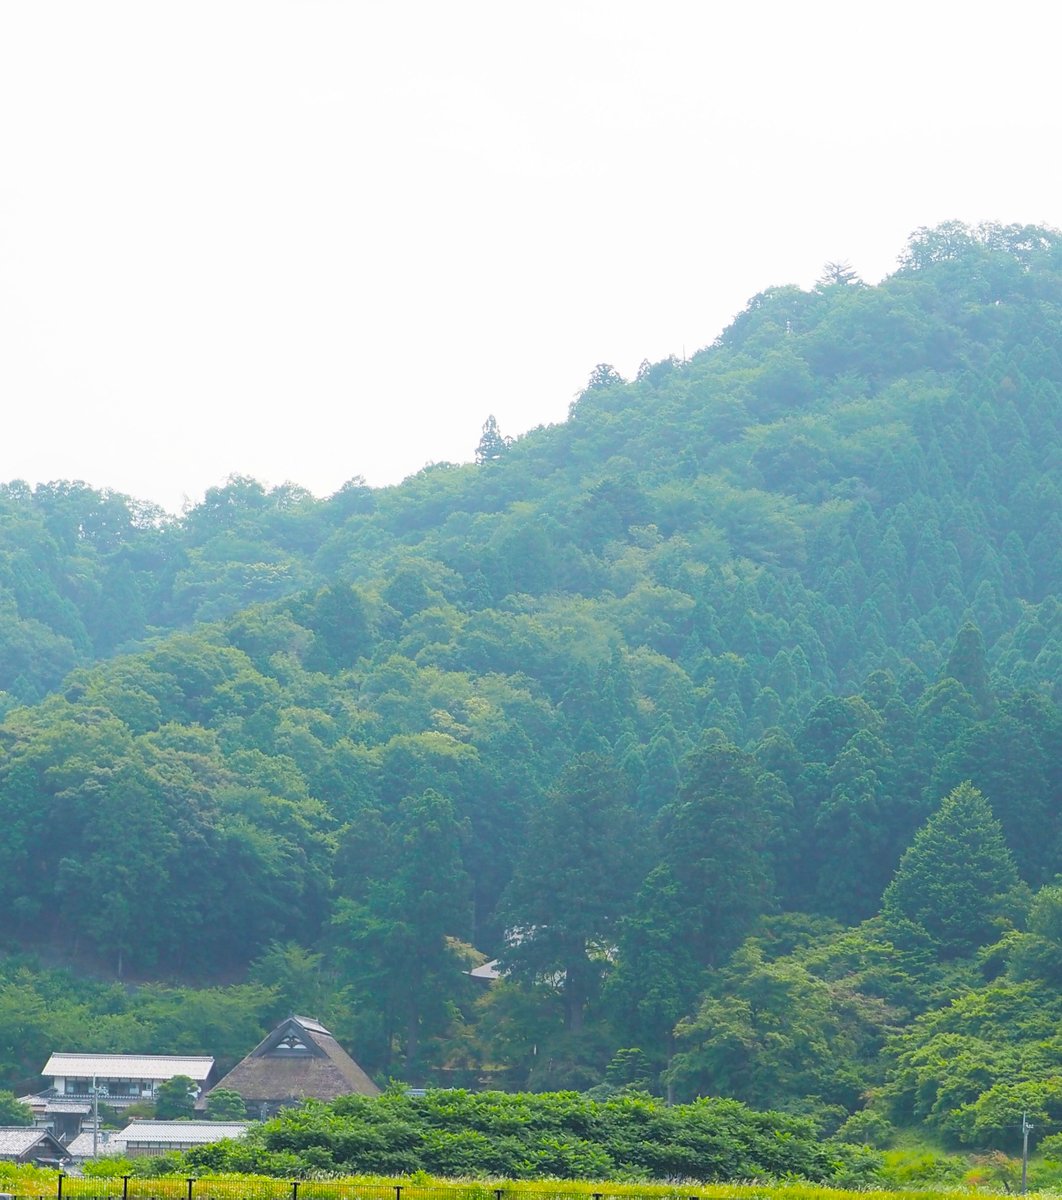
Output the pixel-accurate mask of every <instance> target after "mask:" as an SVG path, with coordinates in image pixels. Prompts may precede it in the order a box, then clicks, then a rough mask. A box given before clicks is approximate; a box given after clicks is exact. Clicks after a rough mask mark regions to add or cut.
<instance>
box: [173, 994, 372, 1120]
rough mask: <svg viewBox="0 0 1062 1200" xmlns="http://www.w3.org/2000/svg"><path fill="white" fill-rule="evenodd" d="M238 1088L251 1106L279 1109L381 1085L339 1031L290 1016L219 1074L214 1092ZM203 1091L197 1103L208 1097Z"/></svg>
mask: <svg viewBox="0 0 1062 1200" xmlns="http://www.w3.org/2000/svg"><path fill="white" fill-rule="evenodd" d="M219 1089H227V1090H231V1091H234V1092H239V1094H240V1095H241V1096H242V1097H243V1099H244V1101H245V1102H246V1103H247V1104H248V1105H249V1106H259V1107H266V1108H269V1109H276V1108H281V1107H284V1106H285V1105H290V1104H298V1103H299V1102H300V1101H302V1100H307V1099H315V1100H335V1099H337V1098H338V1097H339V1096H349V1095H351V1094H356V1095H359V1096H378V1095H379V1094H380V1089H379V1088H378V1087H377V1086H376V1084H375V1083H373V1081H372V1080H371V1079H370V1078H369V1076H368V1075H366V1073H365V1072H364V1071H363V1070H362V1069H361V1067H359V1066H358V1064H357V1063H356V1062H355V1061H354V1060H353V1059H352V1058H351V1057H350V1055H349V1054H348V1053H347V1052H346V1051H345V1050H344V1049H343V1047H342V1046H341V1045H340V1044H339V1043H338V1042H337V1041H336V1039H335V1037H333V1035H332V1034H331V1032H330V1031H329V1030H327V1029H326V1028H325V1027H324V1026H323V1025H322V1024H321V1023H320V1022H319V1021H315V1020H313V1019H312V1018H310V1017H297V1016H291V1017H288V1019H287V1020H286V1021H282V1022H281V1023H280V1024H279V1025H278V1026H277V1027H276V1029H274V1030H273V1032H272V1033H270V1034H269V1035H268V1036H267V1037H265V1038H263V1039H262V1041H261V1042H259V1043H258V1045H257V1046H255V1048H254V1049H253V1050H252V1051H251V1053H250V1054H248V1055H247V1057H246V1058H245V1059H243V1060H242V1061H241V1062H238V1063H237V1064H236V1066H234V1067H233V1068H232V1070H231V1071H230V1072H229V1073H228V1074H227V1075H226V1076H225V1077H224V1078H223V1079H221V1080H220V1081H219V1082H218V1083H217V1084H216V1086H215V1087H214V1088H211V1092H213V1091H217V1090H219ZM209 1099H210V1092H208V1093H207V1094H206V1096H201V1097H200V1098H199V1100H198V1102H197V1103H196V1107H197V1108H204V1107H206V1104H207V1103H208V1102H209Z"/></svg>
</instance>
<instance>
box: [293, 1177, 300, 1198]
mask: <svg viewBox="0 0 1062 1200" xmlns="http://www.w3.org/2000/svg"><path fill="white" fill-rule="evenodd" d="M291 1200H299V1181H298V1180H297V1179H293V1180H292V1181H291Z"/></svg>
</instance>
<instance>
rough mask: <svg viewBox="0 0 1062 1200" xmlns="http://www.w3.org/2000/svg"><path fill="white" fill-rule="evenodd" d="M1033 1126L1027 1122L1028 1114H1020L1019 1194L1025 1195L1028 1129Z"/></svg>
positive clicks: (1027, 1174) (1027, 1175) (1027, 1172)
mask: <svg viewBox="0 0 1062 1200" xmlns="http://www.w3.org/2000/svg"><path fill="white" fill-rule="evenodd" d="M1032 1128H1033V1126H1032V1125H1030V1124H1029V1114H1028V1113H1022V1114H1021V1194H1022V1195H1023V1196H1024V1195H1025V1189H1026V1187H1027V1185H1028V1182H1029V1131H1030V1130H1031V1129H1032Z"/></svg>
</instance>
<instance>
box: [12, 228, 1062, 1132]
mask: <svg viewBox="0 0 1062 1200" xmlns="http://www.w3.org/2000/svg"><path fill="white" fill-rule="evenodd" d="M900 261H901V265H900V268H899V269H898V270H897V272H896V273H895V274H894V275H892V276H891V277H889V278H888V279H886V280H885V281H884V282H882V283H881V284H879V285H877V286H873V287H870V286H865V285H864V284H862V283H861V282H860V281H859V280H858V279H857V278H855V277H854V275H853V274H852V272H851V271H850V270H848V269H847V268H845V267H844V266H843V265H837V264H832V265H830V267H829V268H828V269H827V270H826V273H825V274H824V276H823V279H822V280H821V281H820V283H819V284H818V285H817V286H816V287H815V288H814V289H812V290H810V291H803V290H801V289H799V288H796V287H779V288H773V289H770V290H768V291H766V292H764V293H762V294H761V295H759V296H756V297H755V298H754V299H753V300H752V301H751V302H750V303H749V305H748V306H747V308H746V309H745V310H744V312H742V314H741V315H740V316H739V317H738V318H737V319H736V320H735V322H734V323H733V324H732V325H731V326H730V328H729V329H727V330H726V332H725V333H724V334H723V335H722V336H721V337H720V338H719V339H718V341H717V342H716V343H715V344H713V345H711V346H709V347H707V348H706V349H704V350H702V351H700V352H698V353H697V354H695V355H694V356H693V357H692V359H690V360H689V361H686V362H679V361H675V360H667V361H664V362H658V363H655V364H650V363H645V364H643V366H642V368H641V370H640V371H639V372H638V376H637V378H636V379H635V380H632V381H624V380H623V379H621V378H620V377H619V376H618V375H617V374H616V372H615V371H613V370H612V369H611V368H610V367H608V366H606V365H601V366H599V367H597V368H596V369H595V370H594V371H593V374H592V376H591V378H590V382H589V384H588V386H587V387H586V389H585V390H584V391H583V392H582V393H581V394H580V396H579V397H578V398H577V399H576V400H575V401H574V402H573V404H572V406H571V413H570V417H569V419H568V420H567V421H566V422H565V423H563V424H561V425H557V426H552V427H549V428H541V429H537V430H534V431H532V432H531V433H529V434H527V435H526V436H523V437H521V438H518V439H516V440H515V441H511V440H509V439H506V438H504V437H503V436H502V433H501V431H499V430H498V428H497V426H496V424H495V423H494V421H493V419H491V420H489V421H488V422H487V424H486V425H485V428H484V436H483V440H482V442H481V443H480V446H479V447H478V450H477V453H476V461H475V463H472V464H469V465H464V466H455V465H452V464H446V463H442V464H437V465H435V466H432V467H429V468H426V469H425V470H424V471H422V472H420V473H419V474H418V475H416V476H414V477H412V478H411V479H408V480H406V481H405V482H404V483H403V484H402V485H401V486H398V487H392V488H386V489H381V490H372V489H369V488H367V487H365V486H364V485H363V484H362V483H361V482H360V481H358V480H354V481H352V482H351V483H349V484H348V485H347V486H345V487H344V488H343V489H342V490H341V491H339V492H338V493H337V494H336V495H334V496H332V497H331V498H330V499H328V500H325V501H317V500H315V499H314V498H313V497H312V496H310V495H309V494H308V493H306V492H304V491H302V490H300V489H299V488H297V487H294V486H291V485H284V486H282V487H278V488H273V489H267V488H265V487H263V486H262V485H260V484H258V483H257V482H255V481H254V480H250V479H244V478H233V479H231V480H230V481H229V482H228V483H227V484H226V485H225V486H223V487H218V488H216V489H212V490H211V491H210V492H209V493H208V494H207V496H206V498H205V500H204V501H203V503H202V504H200V505H198V506H196V507H194V508H192V509H190V510H189V511H188V512H186V513H184V514H183V515H181V516H180V517H179V518H169V517H167V516H166V515H165V514H162V513H161V512H159V511H157V510H154V509H152V508H151V507H150V506H145V505H142V504H138V503H137V502H135V501H133V500H130V499H128V498H126V497H122V496H119V495H115V494H109V493H102V494H101V493H98V492H95V491H93V490H91V489H89V488H87V487H85V486H83V485H80V484H76V483H61V484H58V483H57V484H50V485H47V486H44V485H42V486H39V487H36V488H30V487H28V486H26V485H24V484H21V483H17V482H16V483H10V484H8V485H6V486H4V487H3V488H2V489H0V621H2V623H3V628H2V636H0V688H2V689H3V691H2V693H0V701H2V711H3V714H4V719H3V724H2V725H0V812H2V816H3V829H4V837H3V838H2V839H0V908H2V910H3V912H4V914H5V920H4V923H3V933H2V935H0V936H3V937H4V938H5V939H6V946H7V950H8V952H9V958H8V959H7V962H6V969H5V971H4V975H3V981H2V982H0V1086H10V1087H15V1088H18V1087H22V1086H25V1085H27V1084H29V1083H32V1082H34V1081H35V1080H34V1077H35V1076H36V1074H37V1072H39V1070H40V1067H41V1065H42V1064H43V1062H44V1060H45V1058H46V1057H47V1054H48V1053H49V1052H50V1051H51V1050H53V1049H75V1048H77V1049H84V1050H90V1049H94V1050H101V1051H125V1052H133V1051H153V1052H157V1053H166V1052H178V1051H193V1050H194V1051H199V1052H207V1053H215V1054H217V1055H219V1057H221V1058H222V1059H223V1060H225V1059H226V1058H227V1059H228V1060H229V1061H232V1060H233V1059H235V1058H236V1057H239V1056H240V1055H241V1054H243V1053H245V1052H246V1051H247V1050H248V1049H250V1047H251V1045H253V1044H254V1041H255V1040H256V1039H257V1037H258V1036H260V1034H261V1031H263V1030H264V1029H265V1028H266V1027H267V1026H268V1024H269V1022H271V1021H272V1020H274V1019H275V1018H277V1017H278V1016H282V1015H286V1014H287V1013H288V1012H290V1011H292V1010H295V1011H301V1012H307V1013H312V1014H313V1015H315V1016H318V1017H320V1018H321V1019H322V1020H324V1021H325V1022H326V1023H327V1024H328V1025H329V1026H330V1028H332V1029H333V1030H334V1031H335V1032H336V1034H337V1036H338V1037H339V1038H340V1040H341V1041H343V1042H344V1044H346V1045H347V1046H348V1048H349V1049H350V1050H351V1052H352V1053H353V1054H354V1055H355V1057H356V1058H358V1060H359V1061H360V1062H361V1063H362V1064H363V1065H364V1066H365V1067H366V1069H368V1070H370V1071H371V1072H372V1073H374V1074H375V1075H376V1076H377V1077H378V1078H379V1079H381V1080H386V1078H387V1077H389V1076H395V1077H399V1078H403V1079H407V1080H410V1081H413V1082H416V1083H443V1084H450V1083H454V1084H459V1085H462V1086H473V1087H475V1086H483V1085H487V1084H489V1085H490V1086H494V1087H503V1088H525V1087H526V1088H530V1089H534V1090H543V1089H555V1088H561V1087H563V1088H573V1089H578V1090H587V1089H594V1095H596V1096H598V1097H602V1096H608V1095H610V1094H612V1093H613V1092H615V1091H618V1090H622V1089H628V1090H630V1089H641V1090H647V1091H649V1092H652V1093H654V1094H656V1095H660V1096H667V1097H669V1098H672V1099H675V1100H682V1101H686V1100H692V1099H694V1098H695V1097H697V1096H706V1095H711V1096H720V1097H732V1098H734V1099H738V1100H742V1101H746V1102H747V1103H749V1104H752V1105H754V1106H757V1107H771V1108H776V1109H782V1110H786V1111H789V1112H791V1113H795V1114H804V1115H809V1116H811V1117H813V1118H814V1119H815V1120H816V1121H817V1122H819V1125H820V1128H822V1129H824V1130H826V1131H827V1132H833V1131H834V1130H836V1129H837V1128H838V1127H839V1126H843V1131H844V1132H845V1134H846V1135H847V1136H849V1137H851V1138H854V1139H856V1140H861V1139H862V1138H863V1137H867V1138H869V1139H871V1140H876V1141H884V1140H886V1139H887V1138H888V1137H889V1136H890V1134H891V1131H892V1129H893V1128H894V1127H895V1126H909V1125H919V1124H920V1125H924V1126H925V1127H927V1128H929V1129H930V1130H932V1131H933V1132H934V1134H937V1135H939V1136H940V1137H941V1138H942V1139H944V1140H946V1141H951V1142H953V1143H955V1144H965V1145H974V1146H980V1145H1003V1146H1007V1145H1009V1144H1010V1143H1011V1142H1012V1141H1013V1139H1014V1138H1015V1137H1016V1136H1017V1134H1016V1133H1015V1129H1016V1122H1017V1120H1018V1119H1019V1118H1020V1113H1021V1112H1022V1111H1023V1110H1028V1112H1029V1113H1030V1117H1031V1119H1033V1120H1034V1121H1035V1122H1037V1123H1038V1129H1039V1130H1040V1132H1041V1133H1058V1132H1059V1131H1060V1130H1062V1033H1060V1024H1059V1021H1060V1018H1062V1002H1060V1000H1059V992H1058V985H1059V983H1062V876H1060V872H1062V770H1060V767H1059V764H1060V762H1062V606H1060V603H1059V588H1060V580H1062V503H1060V499H1062V497H1060V484H1062V400H1060V390H1059V389H1062V234H1059V233H1056V232H1054V231H1051V230H1043V229H1036V228H1026V227H1021V228H1019V227H1014V226H1007V227H1001V226H985V227H981V228H978V229H968V228H966V227H963V226H959V225H955V224H952V225H946V226H942V227H940V228H937V229H931V230H929V229H927V230H921V231H919V232H918V233H917V234H916V235H914V236H913V237H912V239H911V241H910V243H909V245H908V247H907V248H906V250H905V251H904V253H903V255H902V257H901V260H900ZM498 387H499V393H500V394H501V393H503V392H504V387H505V382H504V380H499V381H498ZM399 435H400V433H399V431H396V436H399ZM469 449H470V453H471V452H472V450H473V449H475V448H473V447H470V448H469ZM486 958H490V959H494V958H498V959H500V960H501V972H502V977H501V978H499V979H498V980H497V981H495V982H493V983H491V982H487V981H484V980H480V979H474V978H471V977H470V976H469V975H468V974H467V972H468V971H469V970H470V969H471V968H472V967H473V966H475V965H477V964H480V963H482V962H483V961H484V959H486ZM63 964H68V965H67V967H66V970H65V971H64V969H63ZM115 981H120V982H115ZM853 1114H854V1115H853ZM1016 1114H1017V1116H1016Z"/></svg>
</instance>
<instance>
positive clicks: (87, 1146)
mask: <svg viewBox="0 0 1062 1200" xmlns="http://www.w3.org/2000/svg"><path fill="white" fill-rule="evenodd" d="M124 1136H125V1131H124V1130H120V1129H101V1130H100V1135H99V1139H98V1140H97V1143H96V1153H97V1154H98V1155H99V1156H100V1158H104V1157H106V1155H108V1154H124V1153H125V1142H124V1141H123V1140H122V1139H123V1137H124ZM66 1152H67V1154H69V1155H70V1157H71V1158H91V1157H92V1130H91V1129H89V1130H88V1131H87V1132H84V1133H79V1134H78V1135H77V1137H76V1138H73V1139H72V1140H71V1141H70V1142H68V1143H67V1147H66Z"/></svg>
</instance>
